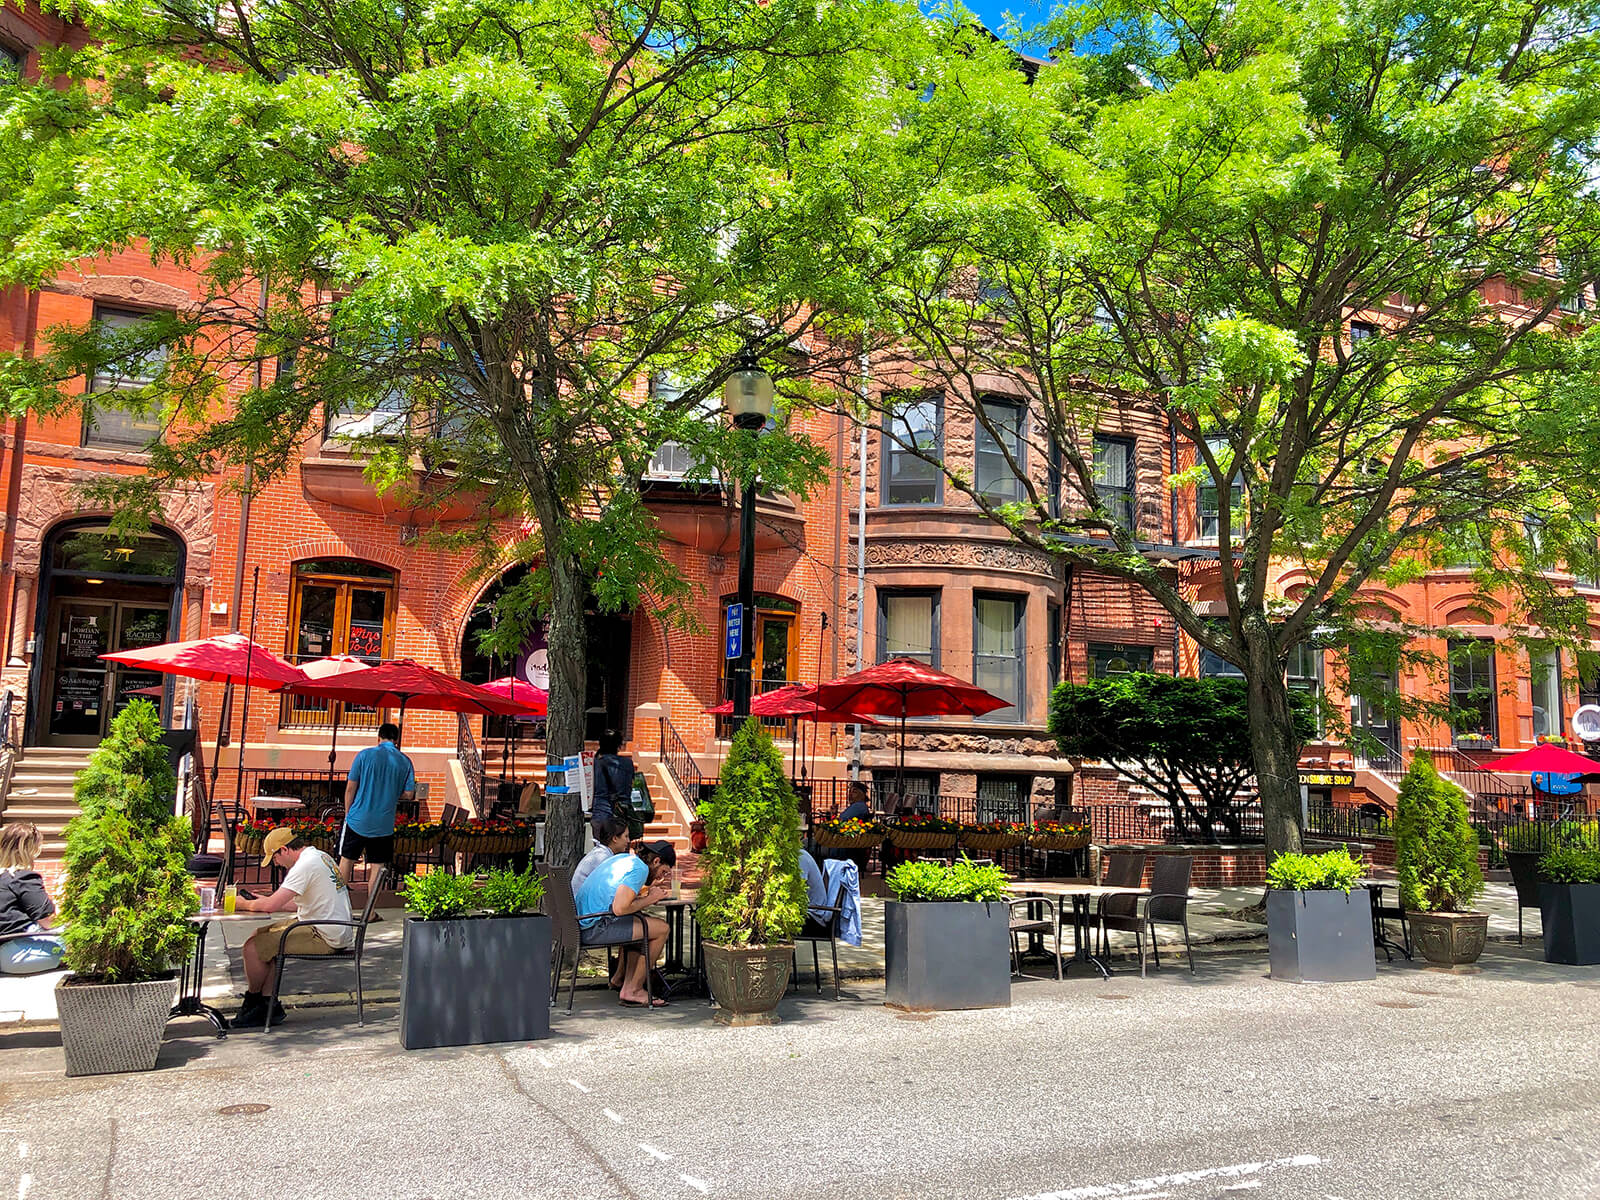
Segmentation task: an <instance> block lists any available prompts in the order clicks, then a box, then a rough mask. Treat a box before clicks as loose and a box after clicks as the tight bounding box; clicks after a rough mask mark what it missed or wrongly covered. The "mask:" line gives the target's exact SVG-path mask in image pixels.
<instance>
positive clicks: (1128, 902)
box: [1095, 850, 1145, 962]
mask: <svg viewBox="0 0 1600 1200" xmlns="http://www.w3.org/2000/svg"><path fill="white" fill-rule="evenodd" d="M1144 860H1145V855H1144V851H1142V850H1135V851H1124V852H1119V853H1116V854H1108V855H1107V856H1106V860H1105V870H1104V872H1103V873H1102V878H1101V882H1102V883H1103V884H1105V885H1106V886H1107V887H1138V886H1139V884H1140V883H1141V882H1142V881H1143V880H1144ZM1095 917H1096V919H1097V920H1098V922H1099V925H1100V955H1101V957H1102V958H1103V957H1105V956H1106V955H1108V954H1110V953H1111V939H1110V937H1109V933H1110V931H1111V930H1113V929H1120V930H1122V931H1124V932H1128V933H1132V934H1134V935H1135V936H1136V937H1139V938H1140V950H1139V954H1140V961H1141V962H1142V961H1143V955H1144V949H1143V938H1142V936H1141V934H1142V930H1143V929H1144V922H1143V920H1142V918H1141V917H1140V916H1139V897H1138V896H1132V895H1130V896H1101V897H1100V902H1099V903H1098V904H1097V905H1096V906H1095Z"/></svg>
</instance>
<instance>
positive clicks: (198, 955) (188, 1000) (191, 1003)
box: [167, 909, 282, 1038]
mask: <svg viewBox="0 0 1600 1200" xmlns="http://www.w3.org/2000/svg"><path fill="white" fill-rule="evenodd" d="M281 915H282V914H281V913H257V912H233V913H225V912H223V911H222V910H221V909H215V910H213V911H211V912H197V913H195V914H194V915H193V916H191V917H189V918H187V920H188V921H189V923H190V924H191V925H198V926H199V927H200V931H199V935H198V936H197V937H196V938H195V940H194V954H193V955H192V956H191V957H190V958H189V960H188V961H187V962H185V963H184V964H183V971H182V972H181V973H180V974H179V976H178V1002H177V1003H176V1004H174V1005H173V1006H172V1011H171V1012H169V1013H168V1014H167V1020H169V1021H170V1020H171V1019H172V1018H173V1017H204V1018H205V1019H206V1020H208V1021H210V1022H211V1026H212V1028H213V1029H215V1030H216V1031H217V1036H218V1037H219V1038H220V1037H227V1036H228V1018H227V1017H225V1016H223V1015H222V1014H221V1013H220V1012H218V1011H217V1010H216V1009H214V1008H212V1007H211V1005H209V1004H207V1003H206V1002H205V1001H204V1000H202V999H201V998H200V988H201V986H202V984H203V982H204V980H205V966H206V933H207V932H208V931H209V930H210V928H211V923H212V922H213V921H216V922H219V923H222V924H238V923H242V922H245V921H271V920H272V919H273V918H274V917H278V916H281Z"/></svg>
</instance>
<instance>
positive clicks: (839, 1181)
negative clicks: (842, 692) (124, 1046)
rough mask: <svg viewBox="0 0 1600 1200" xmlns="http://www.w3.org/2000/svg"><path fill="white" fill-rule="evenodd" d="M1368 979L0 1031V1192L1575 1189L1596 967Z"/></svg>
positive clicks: (1254, 969) (1594, 1151)
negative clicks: (491, 1028) (112, 1050)
mask: <svg viewBox="0 0 1600 1200" xmlns="http://www.w3.org/2000/svg"><path fill="white" fill-rule="evenodd" d="M1379 969H1380V975H1379V978H1378V980H1377V981H1376V982H1374V983H1368V984H1351V985H1340V986H1323V987H1297V986H1294V985H1290V984H1283V983H1273V982H1271V981H1270V980H1268V979H1266V978H1265V972H1266V960H1265V956H1264V955H1260V954H1257V953H1234V954H1216V955H1202V956H1201V959H1200V972H1199V974H1198V975H1197V976H1196V977H1194V978H1193V979H1191V978H1190V976H1189V974H1188V972H1187V971H1184V970H1181V969H1180V970H1173V969H1170V968H1169V969H1168V970H1167V971H1165V972H1164V973H1163V974H1161V975H1160V976H1157V975H1154V974H1152V976H1151V977H1150V978H1148V979H1143V980H1141V979H1140V978H1139V976H1138V974H1137V972H1136V971H1133V972H1124V973H1120V974H1118V975H1116V976H1115V977H1113V978H1112V979H1111V980H1109V981H1102V980H1098V979H1090V978H1086V977H1083V976H1082V975H1079V976H1078V977H1077V978H1073V979H1069V980H1068V981H1067V982H1066V983H1065V984H1057V983H1055V981H1054V980H1053V979H1052V980H1050V981H1048V982H1046V981H1038V982H1025V983H1020V984H1018V985H1017V986H1016V987H1015V988H1014V989H1013V994H1014V1004H1013V1006H1012V1007H1011V1008H1010V1009H1007V1010H990V1011H985V1012H968V1013H947V1014H937V1015H931V1016H930V1015H922V1014H907V1013H898V1012H895V1011H893V1010H890V1009H886V1008H884V1007H883V1006H882V1004H881V1002H880V1001H881V995H882V992H881V984H874V983H870V982H867V981H857V982H855V983H853V984H852V985H851V987H850V989H849V993H850V994H849V998H847V999H846V1000H845V1001H843V1002H842V1003H839V1004H835V1003H833V1001H832V1000H831V999H818V998H816V997H814V996H813V995H810V994H800V995H798V996H791V998H790V999H789V1000H788V1001H786V1003H785V1005H784V1007H783V1010H782V1012H783V1016H784V1018H785V1019H784V1022H783V1024H781V1025H778V1026H774V1027H770V1028H758V1029H746V1030H730V1029H725V1028H722V1027H721V1026H717V1025H714V1024H713V1023H712V1022H711V1020H710V1019H709V1012H708V1010H707V1009H706V1007H705V1006H704V1005H703V1003H697V1002H692V1001H691V1002H680V1003H678V1004H675V1005H674V1006H673V1007H672V1008H670V1009H667V1010H665V1011H663V1012H658V1013H653V1014H651V1013H643V1012H638V1011H635V1010H623V1009H620V1008H618V1007H617V1006H616V1003H615V1000H614V999H613V998H612V997H610V996H609V995H607V994H605V993H601V992H599V991H598V990H594V991H589V992H588V993H587V994H585V993H584V992H581V991H580V994H579V998H578V1009H577V1011H576V1012H574V1014H573V1015H572V1016H570V1017H569V1016H567V1015H566V1014H565V1013H564V1011H561V1010H558V1015H557V1018H556V1020H555V1025H554V1030H553V1036H552V1037H551V1038H550V1039H549V1040H548V1041H543V1042H539V1043H535V1044H531V1045H524V1044H517V1045H507V1046H498V1047H487V1048H474V1049H468V1050H459V1051H430V1052H413V1053H407V1052H404V1051H402V1050H401V1049H400V1046H399V1043H398V1038H397V1033H396V1021H395V1009H394V1008H393V1006H379V1007H377V1008H375V1009H373V1010H371V1011H370V1012H369V1018H372V1017H375V1018H376V1019H369V1022H368V1025H367V1026H366V1027H365V1028H364V1029H358V1028H357V1027H356V1025H355V1015H354V1012H353V1010H351V1009H349V1008H343V1007H341V1008H330V1009H323V1010H311V1009H301V1010H298V1011H296V1012H295V1013H294V1014H293V1015H292V1019H291V1021H290V1023H289V1024H286V1025H284V1026H283V1027H281V1028H280V1029H278V1030H276V1031H275V1032H273V1033H272V1034H271V1035H262V1034H259V1033H253V1034H233V1035H230V1036H229V1037H228V1038H227V1039H226V1040H224V1041H220V1042H219V1041H215V1040H214V1039H212V1038H210V1037H209V1036H207V1034H206V1032H205V1030H206V1028H207V1027H206V1026H205V1025H204V1023H203V1022H185V1023H182V1024H179V1023H174V1024H173V1026H171V1027H170V1029H169V1034H168V1041H167V1043H166V1045H165V1047H164V1049H163V1055H162V1061H161V1065H160V1067H159V1068H158V1069H157V1070H156V1071H154V1072H151V1073H148V1074H143V1075H136V1076H117V1077H105V1078H99V1079H77V1080H69V1079H67V1078H65V1077H64V1075H63V1074H62V1071H61V1051H60V1046H59V1040H58V1038H57V1036H56V1035H55V1033H54V1032H53V1031H22V1032H12V1033H4V1034H0V1198H4V1197H8V1196H9V1194H10V1193H12V1192H13V1191H15V1194H16V1195H17V1196H18V1200H41V1198H45V1197H52V1198H53V1197H71V1198H79V1197H108V1198H115V1200H142V1198H144V1197H159V1198H161V1200H182V1198H186V1197H191V1196H192V1197H202V1196H203V1197H207V1198H208V1200H209V1198H211V1197H217V1196H240V1197H254V1196H281V1195H297V1194H298V1195H304V1194H318V1195H327V1196H335V1197H352V1198H356V1197H361V1198H364V1197H372V1198H374V1200H378V1198H380V1197H381V1198H383V1200H411V1198H422V1197H433V1198H438V1200H445V1198H455V1197H494V1198H496V1200H500V1198H504V1197H512V1196H527V1197H540V1198H543V1197H550V1198H551V1200H555V1198H558V1197H560V1198H572V1200H586V1198H590V1197H594V1198H601V1197H604V1198H611V1197H640V1198H646V1200H655V1198H664V1197H675V1198H688V1200H694V1198H695V1197H698V1196H702V1195H704V1196H711V1197H719V1198H729V1200H732V1198H736V1197H740V1198H742V1197H750V1198H755V1197H762V1198H768V1197H789V1196H795V1197H806V1198H808V1200H827V1198H833V1197H861V1196H866V1197H919V1198H920V1197H928V1198H943V1197H949V1198H952V1200H953V1198H961V1200H969V1198H981V1200H989V1198H992V1200H1020V1198H1024V1197H1039V1198H1042V1197H1051V1198H1055V1200H1091V1198H1114V1200H1156V1198H1158V1197H1172V1198H1173V1200H1205V1198H1230V1200H1231V1198H1233V1197H1237V1196H1239V1195H1241V1194H1248V1195H1250V1196H1251V1197H1254V1198H1263V1200H1264V1198H1267V1197H1282V1198H1285V1200H1358V1198H1375V1197H1396V1198H1401V1197H1405V1198H1411V1197H1448V1198H1449V1200H1468V1198H1471V1197H1479V1196H1481V1197H1495V1198H1497V1200H1499V1198H1505V1197H1530V1198H1532V1197H1539V1198H1560V1197H1574V1198H1578V1197H1583V1198H1586V1200H1587V1198H1592V1197H1596V1196H1600V1119H1597V1118H1600V968H1570V967H1554V966H1547V965H1545V964H1544V963H1542V962H1539V961H1538V957H1537V954H1536V952H1535V949H1534V947H1533V946H1532V945H1529V946H1528V947H1526V948H1525V949H1524V950H1518V948H1517V947H1515V946H1509V947H1508V946H1502V945H1495V946H1491V948H1490V951H1489V952H1488V954H1487V955H1486V957H1485V959H1484V962H1483V967H1482V969H1481V970H1478V971H1476V972H1473V973H1465V974H1451V973H1448V972H1444V971H1439V970H1433V969H1429V968H1425V967H1419V966H1411V965H1407V964H1402V963H1398V962H1397V963H1396V964H1394V965H1392V966H1387V965H1380V968H1379ZM240 1105H244V1106H264V1107H260V1108H259V1109H252V1110H247V1111H243V1112H232V1113H225V1112H224V1111H223V1110H225V1109H229V1108H231V1107H233V1106H240Z"/></svg>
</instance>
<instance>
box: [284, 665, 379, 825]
mask: <svg viewBox="0 0 1600 1200" xmlns="http://www.w3.org/2000/svg"><path fill="white" fill-rule="evenodd" d="M300 670H301V672H302V673H303V674H304V675H305V677H306V678H307V679H333V678H336V677H338V676H341V675H350V674H352V673H354V672H356V671H370V670H372V664H371V663H369V662H368V661H367V660H366V659H364V658H356V657H355V656H354V655H350V654H330V655H328V657H327V658H314V659H312V660H311V661H310V662H308V663H301V664H300ZM285 690H287V689H285ZM342 716H343V710H340V711H339V712H335V713H334V715H333V738H332V740H331V741H330V742H329V743H328V799H330V800H333V799H336V797H335V796H334V794H333V768H334V760H335V759H336V758H337V757H338V754H339V721H340V718H341V717H342Z"/></svg>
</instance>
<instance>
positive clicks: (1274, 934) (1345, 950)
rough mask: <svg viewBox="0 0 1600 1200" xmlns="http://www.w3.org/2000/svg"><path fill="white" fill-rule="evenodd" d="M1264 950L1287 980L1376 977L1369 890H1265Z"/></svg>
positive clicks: (1342, 980) (1277, 975)
mask: <svg viewBox="0 0 1600 1200" xmlns="http://www.w3.org/2000/svg"><path fill="white" fill-rule="evenodd" d="M1267 951H1268V955H1269V957H1270V959H1271V962H1272V977H1273V978H1274V979H1286V980H1288V981H1289V982H1290V983H1354V982H1356V981H1358V980H1362V979H1375V978H1376V977H1377V974H1378V959H1377V955H1376V952H1375V947H1374V946H1373V942H1372V896H1371V894H1370V893H1369V892H1368V891H1367V889H1366V888H1362V887H1358V888H1356V889H1355V890H1354V891H1352V892H1351V893H1349V894H1348V895H1346V894H1345V893H1344V892H1338V891H1317V892H1288V891H1280V890H1277V889H1269V890H1268V891H1267Z"/></svg>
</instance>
